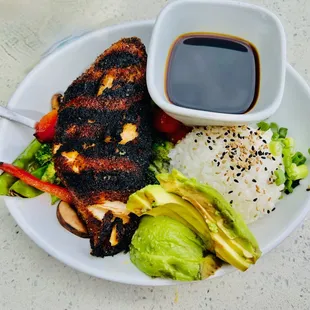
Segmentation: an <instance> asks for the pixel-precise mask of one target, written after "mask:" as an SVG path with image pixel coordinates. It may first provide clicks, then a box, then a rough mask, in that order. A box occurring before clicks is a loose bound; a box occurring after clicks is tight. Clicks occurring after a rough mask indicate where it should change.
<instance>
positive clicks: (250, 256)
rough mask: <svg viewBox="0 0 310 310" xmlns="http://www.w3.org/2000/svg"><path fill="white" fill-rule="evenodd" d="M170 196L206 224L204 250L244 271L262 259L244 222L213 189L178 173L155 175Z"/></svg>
mask: <svg viewBox="0 0 310 310" xmlns="http://www.w3.org/2000/svg"><path fill="white" fill-rule="evenodd" d="M156 177H157V179H158V181H159V182H160V185H161V186H162V187H163V188H164V189H165V190H166V191H167V192H169V193H174V194H176V195H178V196H180V198H181V197H182V199H184V200H186V201H188V202H190V203H191V204H192V206H194V207H195V209H196V210H197V211H198V212H199V213H200V214H201V216H202V217H203V218H204V221H205V222H206V224H207V229H208V234H209V236H208V238H211V239H212V242H211V246H210V245H209V244H207V249H208V250H209V251H211V252H213V253H215V254H216V256H217V257H219V258H220V259H222V260H224V261H226V262H227V263H229V264H231V265H233V266H235V267H236V268H238V269H240V270H242V271H245V270H247V269H248V268H249V267H250V265H251V264H254V263H255V262H256V261H257V259H258V258H259V257H260V256H261V251H260V249H259V245H258V243H257V241H256V239H255V237H254V236H253V234H252V233H251V231H250V230H249V228H248V227H247V225H246V223H245V222H244V221H243V219H242V217H241V216H240V215H239V214H238V213H237V212H236V211H235V210H234V209H233V208H232V207H231V205H230V204H229V203H228V202H227V201H226V200H225V199H224V197H223V196H222V195H221V194H220V193H219V192H218V191H217V190H215V189H214V188H212V187H211V186H209V185H206V184H200V183H198V182H197V181H196V180H195V179H188V178H186V177H185V176H184V175H183V174H182V173H180V172H179V171H177V170H175V169H174V170H173V171H172V172H171V173H170V174H168V173H165V174H159V175H157V176H156Z"/></svg>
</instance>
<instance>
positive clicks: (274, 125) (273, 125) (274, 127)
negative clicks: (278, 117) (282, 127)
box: [270, 123, 279, 133]
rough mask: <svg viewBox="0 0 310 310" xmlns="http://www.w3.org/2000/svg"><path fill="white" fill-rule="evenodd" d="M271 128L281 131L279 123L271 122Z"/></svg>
mask: <svg viewBox="0 0 310 310" xmlns="http://www.w3.org/2000/svg"><path fill="white" fill-rule="evenodd" d="M270 129H271V130H272V132H273V133H275V132H278V131H279V126H278V124H277V123H270Z"/></svg>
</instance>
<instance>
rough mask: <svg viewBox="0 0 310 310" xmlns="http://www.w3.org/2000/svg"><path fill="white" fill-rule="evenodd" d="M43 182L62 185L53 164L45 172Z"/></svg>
mask: <svg viewBox="0 0 310 310" xmlns="http://www.w3.org/2000/svg"><path fill="white" fill-rule="evenodd" d="M41 180H42V181H44V182H49V183H52V184H54V183H55V184H59V183H60V182H59V179H58V178H57V176H56V170H55V166H54V163H53V162H51V163H49V164H48V166H47V169H46V170H45V172H44V174H43V176H42V178H41Z"/></svg>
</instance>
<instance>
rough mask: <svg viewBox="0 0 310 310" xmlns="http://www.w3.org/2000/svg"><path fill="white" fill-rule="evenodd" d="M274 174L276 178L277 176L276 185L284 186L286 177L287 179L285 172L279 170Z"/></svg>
mask: <svg viewBox="0 0 310 310" xmlns="http://www.w3.org/2000/svg"><path fill="white" fill-rule="evenodd" d="M274 174H275V176H276V180H275V182H276V185H277V186H280V185H282V184H284V183H285V181H286V177H285V173H284V171H283V170H281V169H278V170H276V171H275V173H274Z"/></svg>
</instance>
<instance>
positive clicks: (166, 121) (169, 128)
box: [153, 110, 182, 133]
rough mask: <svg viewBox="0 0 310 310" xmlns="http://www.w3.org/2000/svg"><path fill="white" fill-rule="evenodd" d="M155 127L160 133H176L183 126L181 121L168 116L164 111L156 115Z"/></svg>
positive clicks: (158, 111) (156, 112) (157, 112)
mask: <svg viewBox="0 0 310 310" xmlns="http://www.w3.org/2000/svg"><path fill="white" fill-rule="evenodd" d="M153 125H154V127H155V129H156V130H158V131H159V132H165V133H172V132H176V131H177V130H178V129H179V128H180V127H181V125H182V123H180V122H179V121H177V120H176V119H174V118H172V117H171V116H169V115H168V114H166V113H165V112H164V111H163V110H157V111H155V113H154V119H153Z"/></svg>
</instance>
